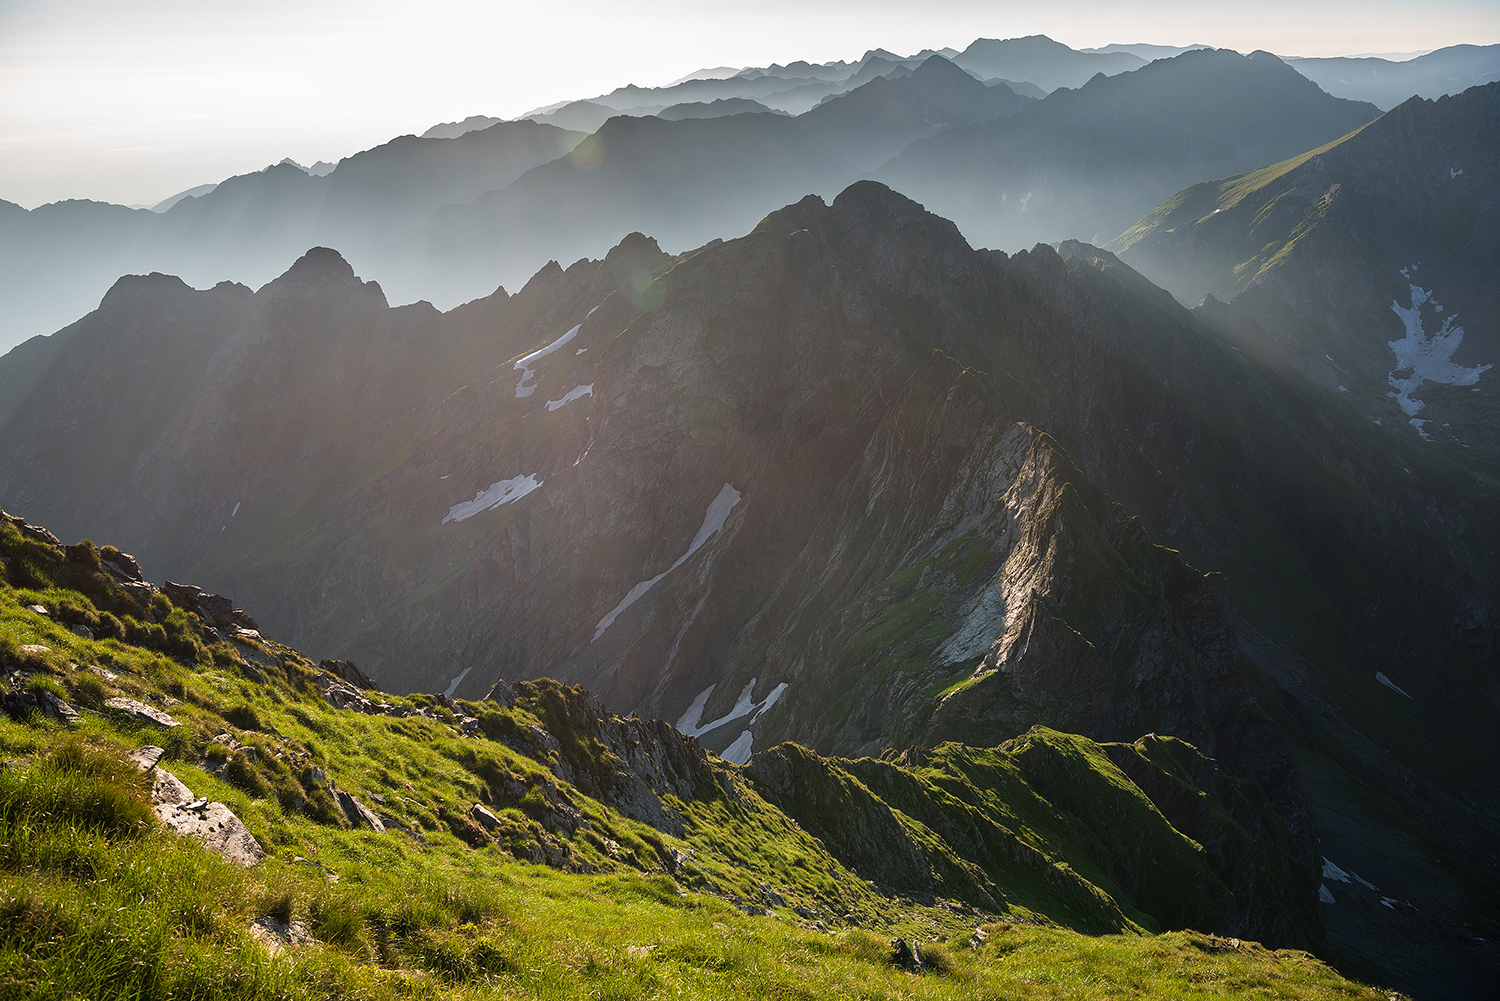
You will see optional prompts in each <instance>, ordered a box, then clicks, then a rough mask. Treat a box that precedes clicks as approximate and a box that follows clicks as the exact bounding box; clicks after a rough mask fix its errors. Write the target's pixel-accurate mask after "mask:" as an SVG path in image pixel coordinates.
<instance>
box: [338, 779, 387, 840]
mask: <svg viewBox="0 0 1500 1001" xmlns="http://www.w3.org/2000/svg"><path fill="white" fill-rule="evenodd" d="M334 797H335V798H336V799H337V800H338V804H339V806H340V807H341V808H342V809H343V811H344V816H345V817H347V818H349V823H351V824H353V825H354V826H355V827H368V828H369V829H370V830H372V831H377V832H379V833H381V834H384V833H385V825H384V824H382V823H381V822H380V818H379V817H377V816H375V814H374V812H373V811H371V809H370V808H369V807H367V806H365V805H364V804H363V803H361V802H360V801H359V800H357V799H355V798H354V796H353V795H352V794H350V793H347V792H344V791H343V790H342V789H339V790H337V791H335V792H334Z"/></svg>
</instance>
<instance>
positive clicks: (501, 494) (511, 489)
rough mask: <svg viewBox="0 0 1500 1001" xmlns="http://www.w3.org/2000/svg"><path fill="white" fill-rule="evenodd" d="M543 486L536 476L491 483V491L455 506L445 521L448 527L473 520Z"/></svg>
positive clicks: (516, 477) (481, 493) (480, 493)
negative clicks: (455, 523) (466, 520)
mask: <svg viewBox="0 0 1500 1001" xmlns="http://www.w3.org/2000/svg"><path fill="white" fill-rule="evenodd" d="M541 485H542V481H541V480H539V479H537V478H536V474H535V473H532V474H530V475H529V476H515V477H512V478H511V479H508V480H500V481H499V482H497V483H491V484H490V485H489V489H487V490H480V491H479V492H477V493H476V494H474V499H473V500H471V501H464V502H463V503H462V504H455V505H453V506H452V507H450V508H449V509H448V516H447V517H446V518H444V519H443V524H444V525H446V524H448V522H450V521H463V520H465V519H467V518H472V517H474V516H475V515H476V514H480V513H482V512H484V511H489V510H492V509H494V508H497V507H499V506H500V505H501V504H509V503H510V502H511V501H516V500H520V499H521V498H522V497H525V496H526V495H527V494H529V493H531V492H532V491H533V490H535V489H536V488H537V487H539V486H541Z"/></svg>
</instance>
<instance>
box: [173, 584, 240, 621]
mask: <svg viewBox="0 0 1500 1001" xmlns="http://www.w3.org/2000/svg"><path fill="white" fill-rule="evenodd" d="M161 589H162V591H163V592H164V593H165V594H166V596H167V597H168V598H171V599H172V604H173V605H175V606H177V607H178V608H182V609H186V610H187V611H189V612H192V613H193V614H194V615H197V616H198V617H199V618H200V619H202V620H203V621H204V622H212V623H213V624H214V625H216V626H220V627H226V628H227V627H231V626H238V627H240V628H242V629H255V630H258V629H259V628H260V627H259V626H257V625H256V624H255V620H254V619H252V618H250V616H248V615H246V614H245V610H244V609H243V608H235V607H234V602H232V601H230V600H229V599H228V598H226V597H224V596H223V595H222V594H208V593H207V592H205V591H204V590H203V588H201V587H197V586H196V585H193V584H174V583H172V582H171V581H166V582H165V583H163V584H162V587H161Z"/></svg>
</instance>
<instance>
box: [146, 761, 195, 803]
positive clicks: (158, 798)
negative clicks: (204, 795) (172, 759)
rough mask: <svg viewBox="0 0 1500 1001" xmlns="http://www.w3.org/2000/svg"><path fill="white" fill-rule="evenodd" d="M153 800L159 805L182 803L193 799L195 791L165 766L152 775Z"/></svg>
mask: <svg viewBox="0 0 1500 1001" xmlns="http://www.w3.org/2000/svg"><path fill="white" fill-rule="evenodd" d="M151 801H152V802H153V803H156V804H157V805H163V804H167V805H181V804H183V803H191V802H192V801H193V792H192V790H191V789H189V788H188V787H187V786H185V785H183V784H182V781H181V780H180V779H178V778H177V776H175V775H173V774H172V773H171V772H169V771H167V770H166V769H164V768H158V769H156V774H155V775H153V776H152V777H151Z"/></svg>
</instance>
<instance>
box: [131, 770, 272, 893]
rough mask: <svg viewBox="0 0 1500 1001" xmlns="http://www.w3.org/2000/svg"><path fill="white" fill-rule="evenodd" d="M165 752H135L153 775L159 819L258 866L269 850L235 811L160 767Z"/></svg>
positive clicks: (238, 861)
mask: <svg viewBox="0 0 1500 1001" xmlns="http://www.w3.org/2000/svg"><path fill="white" fill-rule="evenodd" d="M162 753H163V752H162V749H161V748H159V747H143V748H141V749H140V750H138V751H136V752H134V753H133V754H132V755H131V759H132V760H133V761H134V762H135V763H136V766H137V767H138V768H140V769H141V770H142V771H146V772H149V773H150V774H151V800H152V802H153V804H154V805H153V807H152V809H153V811H154V812H155V813H156V816H157V819H159V820H160V821H161V822H162V823H163V824H165V825H166V826H168V827H170V828H171V829H172V830H174V831H176V832H177V833H178V834H186V835H190V836H192V837H195V838H197V839H198V840H199V841H202V842H203V843H204V844H206V845H208V847H210V848H212V849H213V850H214V851H216V852H218V853H219V854H220V855H223V856H224V857H225V858H226V859H228V860H229V861H231V862H233V863H235V864H236V865H246V866H249V865H254V864H255V863H257V862H259V861H260V860H261V859H263V858H265V856H266V852H265V849H264V848H262V847H261V846H260V842H259V841H256V840H255V835H253V834H251V833H250V830H249V828H247V827H246V826H245V825H244V823H242V822H241V821H240V818H239V817H237V816H235V814H234V811H233V810H231V809H230V808H229V807H227V806H225V805H224V804H223V803H210V802H209V801H208V800H207V799H199V798H196V797H194V796H193V793H192V790H190V789H189V788H188V787H187V786H185V785H183V784H182V781H181V780H180V779H178V778H177V776H175V775H173V774H172V773H171V772H169V771H166V770H165V769H162V768H158V767H156V765H157V762H158V761H160V760H161V756H162Z"/></svg>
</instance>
